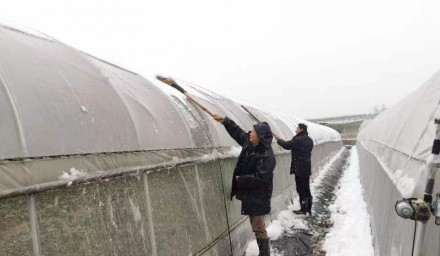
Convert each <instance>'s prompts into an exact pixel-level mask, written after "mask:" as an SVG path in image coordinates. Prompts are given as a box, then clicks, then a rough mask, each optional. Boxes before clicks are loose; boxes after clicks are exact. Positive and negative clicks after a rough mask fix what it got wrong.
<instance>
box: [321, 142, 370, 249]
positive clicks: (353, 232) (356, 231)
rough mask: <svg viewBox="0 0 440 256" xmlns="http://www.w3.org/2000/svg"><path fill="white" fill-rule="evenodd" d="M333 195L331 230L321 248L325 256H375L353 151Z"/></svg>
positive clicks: (354, 151) (368, 218)
mask: <svg viewBox="0 0 440 256" xmlns="http://www.w3.org/2000/svg"><path fill="white" fill-rule="evenodd" d="M349 162H350V165H349V166H348V168H347V169H346V170H345V173H344V175H343V176H342V178H341V180H340V183H339V186H340V188H339V190H338V191H337V192H336V200H335V202H334V204H332V205H330V207H329V208H330V211H331V212H332V214H331V220H332V222H333V227H332V228H331V229H330V232H329V233H327V235H326V237H325V241H324V245H323V248H324V250H325V251H326V252H327V256H332V255H337V256H344V255H350V256H351V255H359V256H361V255H366V256H367V255H368V256H370V255H374V248H373V237H372V236H371V228H370V217H369V215H368V212H367V204H366V203H365V201H364V199H363V196H362V185H361V183H360V180H359V157H358V153H357V149H356V147H353V149H352V152H351V156H350V160H349Z"/></svg>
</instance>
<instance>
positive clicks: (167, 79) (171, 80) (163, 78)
mask: <svg viewBox="0 0 440 256" xmlns="http://www.w3.org/2000/svg"><path fill="white" fill-rule="evenodd" d="M156 78H157V79H159V80H160V81H162V82H164V83H166V84H168V85H172V84H175V83H176V81H174V79H172V78H171V77H163V76H156Z"/></svg>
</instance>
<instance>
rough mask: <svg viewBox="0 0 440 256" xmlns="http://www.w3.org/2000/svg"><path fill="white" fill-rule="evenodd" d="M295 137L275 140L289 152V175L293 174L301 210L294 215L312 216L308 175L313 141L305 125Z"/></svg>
mask: <svg viewBox="0 0 440 256" xmlns="http://www.w3.org/2000/svg"><path fill="white" fill-rule="evenodd" d="M295 132H296V135H295V136H294V137H293V138H292V139H291V140H290V141H284V140H282V139H281V138H280V137H278V136H277V135H274V136H275V139H276V140H277V142H278V145H280V146H281V147H282V148H284V149H287V150H291V154H292V162H291V164H290V174H295V183H296V191H297V192H298V195H299V201H300V205H301V209H300V210H299V211H295V213H296V214H306V213H309V214H310V215H311V214H312V201H313V197H312V194H311V193H310V175H312V161H311V156H312V150H313V140H312V139H311V138H310V137H309V135H308V132H307V125H305V124H303V123H300V124H298V127H297V128H296V131H295Z"/></svg>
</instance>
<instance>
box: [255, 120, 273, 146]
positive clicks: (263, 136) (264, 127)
mask: <svg viewBox="0 0 440 256" xmlns="http://www.w3.org/2000/svg"><path fill="white" fill-rule="evenodd" d="M254 129H255V132H256V133H257V135H258V138H259V139H260V144H262V145H263V146H265V147H267V148H270V147H271V145H272V139H273V135H272V131H271V130H270V126H269V124H268V123H266V122H260V123H257V124H255V125H254Z"/></svg>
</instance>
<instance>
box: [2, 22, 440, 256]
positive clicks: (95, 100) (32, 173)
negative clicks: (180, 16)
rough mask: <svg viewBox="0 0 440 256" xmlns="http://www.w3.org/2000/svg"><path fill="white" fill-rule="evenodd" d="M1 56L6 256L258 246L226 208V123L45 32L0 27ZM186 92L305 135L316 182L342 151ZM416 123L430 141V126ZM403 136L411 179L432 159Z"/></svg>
mask: <svg viewBox="0 0 440 256" xmlns="http://www.w3.org/2000/svg"><path fill="white" fill-rule="evenodd" d="M0 55H1V56H2V57H1V59H0V116H1V118H2V122H0V127H1V129H0V145H1V147H0V230H1V231H0V255H20V256H23V255H37V256H38V255H185V256H187V255H227V254H228V253H229V254H231V252H232V254H233V255H242V254H243V252H244V250H245V248H246V247H245V246H246V244H247V243H248V242H249V240H250V239H251V238H252V236H253V234H252V231H251V230H250V226H249V225H248V223H247V221H246V220H247V218H246V216H242V215H240V201H237V200H235V199H234V200H233V201H231V200H230V198H229V194H230V190H231V188H230V181H231V179H232V172H233V169H234V166H235V162H236V160H237V156H238V153H239V152H240V147H239V146H238V145H237V144H236V143H235V141H233V140H232V139H231V138H230V137H229V135H228V134H227V132H226V130H225V129H224V127H223V126H222V125H221V124H219V123H218V122H216V121H214V120H213V119H212V117H210V116H209V115H207V114H206V113H205V112H203V111H202V110H201V109H200V108H198V107H197V106H196V105H194V104H193V103H192V102H191V101H189V100H188V99H187V98H186V97H185V96H184V95H182V94H180V93H179V92H178V91H176V90H175V89H173V88H171V87H169V86H167V85H165V84H163V83H161V82H160V81H157V80H154V79H146V78H144V77H142V76H140V75H138V74H136V73H133V72H130V71H128V70H125V69H123V68H121V67H118V66H115V65H113V64H111V63H108V62H106V61H103V60H101V59H98V58H95V57H93V56H91V55H89V54H86V53H84V52H81V51H78V50H76V49H74V48H72V47H70V46H67V45H65V44H63V43H61V42H59V41H57V40H55V39H53V38H51V37H48V36H46V35H43V34H41V33H38V32H33V31H24V30H20V29H17V28H12V27H9V26H2V25H0ZM146 61H147V60H146ZM178 82H179V84H180V85H181V86H182V87H184V88H185V89H186V90H187V91H188V92H190V93H191V94H192V95H193V96H194V97H195V98H196V99H197V100H199V101H200V102H202V103H203V104H205V105H206V106H207V107H208V108H209V109H210V110H212V111H213V112H215V113H219V114H222V115H226V116H228V117H230V118H231V119H233V120H234V121H236V122H237V124H239V125H240V126H241V127H242V128H243V129H246V130H249V129H251V128H252V125H253V124H254V123H256V122H258V121H267V122H268V123H269V124H270V126H271V128H272V130H273V132H274V133H276V134H278V135H280V136H281V137H283V138H285V139H290V138H291V137H292V136H293V135H294V130H295V128H296V125H297V124H298V123H299V122H305V123H306V124H307V125H308V126H309V134H310V136H311V137H312V139H313V140H314V142H315V147H314V151H313V154H312V165H313V169H314V175H316V174H317V173H316V172H317V170H319V167H320V166H322V165H323V164H324V163H326V161H327V160H328V159H329V158H330V157H331V156H333V155H334V154H335V153H337V152H338V151H339V150H340V149H341V147H343V145H342V143H341V137H340V135H339V133H337V132H336V131H335V130H333V129H331V128H328V127H324V126H321V125H318V124H314V123H310V122H307V121H305V120H302V119H300V118H295V117H289V116H286V115H284V114H282V113H277V112H273V111H269V110H266V109H263V108H261V107H258V106H256V105H252V104H242V103H239V102H237V101H234V100H231V99H228V98H225V97H223V96H220V95H217V94H215V93H213V92H210V91H208V90H206V89H203V88H200V87H198V86H195V85H192V84H188V83H184V82H182V81H178ZM437 91H438V90H437ZM438 96H439V95H438V93H437V101H438ZM431 97H434V96H433V95H431ZM436 104H438V102H436ZM436 106H437V105H436ZM418 107H421V105H420V104H419V106H418ZM427 107H428V106H427ZM429 107H432V106H429ZM431 110H433V109H432V108H431ZM411 113H412V114H413V116H408V119H407V120H408V121H409V119H410V118H413V117H416V118H417V120H420V122H414V121H413V120H412V121H411V125H414V126H415V127H417V128H420V132H422V130H423V129H425V128H427V123H428V121H429V118H430V117H431V115H428V113H426V117H425V115H421V114H420V113H419V112H417V113H416V112H411ZM411 113H407V114H411ZM416 114H417V115H416ZM431 114H432V113H431ZM422 119H423V120H422ZM401 120H403V119H401ZM402 122H403V121H402ZM425 124H426V125H425ZM405 125H406V124H405ZM423 125H425V126H424V127H422V126H423ZM370 127H371V128H370ZM373 127H375V126H374V124H371V125H370V126H368V129H373ZM422 128H423V129H422ZM427 129H429V128H427ZM366 131H367V128H366V129H365V132H366ZM431 134H432V131H430V132H429V133H428V135H427V137H426V143H427V142H428V140H429V138H430V137H431V136H429V135H431ZM403 135H404V136H405V137H406V140H405V141H400V140H398V138H396V140H395V141H394V142H396V141H397V142H400V143H401V146H402V148H400V150H402V151H403V152H404V153H412V154H413V155H412V156H413V157H414V160H411V161H410V163H408V164H407V165H406V166H408V168H411V169H408V171H405V170H406V169H404V167H399V168H402V170H404V171H405V175H412V174H410V171H409V170H415V169H414V168H413V167H414V166H419V165H420V164H419V163H420V160H423V159H424V157H425V156H426V155H427V154H426V152H427V151H426V150H427V146H426V147H425V144H420V145H417V147H416V148H414V149H412V148H410V150H412V151H410V152H407V151H405V150H406V149H408V144H407V143H410V142H408V141H407V140H408V139H411V142H413V140H416V139H417V138H416V136H417V134H414V133H413V134H403ZM403 135H402V136H403ZM409 135H410V136H409ZM418 135H420V133H419V134H418ZM364 136H365V135H364ZM408 136H409V138H408ZM386 138H387V139H388V141H391V139H392V136H391V135H390V136H387V137H386ZM378 139H380V138H378ZM423 142H424V143H425V140H423ZM272 146H273V148H274V151H275V154H276V158H277V159H276V160H277V167H276V170H275V173H274V193H273V198H272V213H271V216H276V215H277V213H278V212H280V211H281V210H284V209H286V207H287V205H288V204H289V203H290V202H291V201H292V199H293V198H294V197H295V196H296V191H295V185H294V179H293V177H291V176H289V166H290V152H289V151H285V150H283V149H281V148H280V147H279V146H278V145H277V144H276V143H275V142H273V145H272ZM393 146H394V147H395V145H394V144H393ZM369 147H376V148H377V147H378V144H374V143H373V144H371V146H369ZM365 148H368V147H367V146H365ZM398 149H399V148H398ZM365 150H366V149H365ZM387 150H388V147H387ZM387 152H388V151H387ZM393 152H394V151H393ZM411 159H412V158H411ZM393 161H394V162H396V164H398V163H401V162H402V161H400V159H393ZM383 182H385V180H384V181H383ZM390 184H391V183H390ZM393 189H394V187H393ZM390 190H391V188H390ZM396 191H397V190H396ZM393 193H397V192H393ZM268 221H270V220H268ZM437 241H438V232H437ZM437 248H438V247H437Z"/></svg>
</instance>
